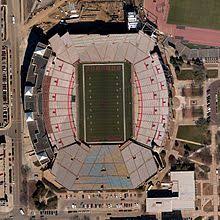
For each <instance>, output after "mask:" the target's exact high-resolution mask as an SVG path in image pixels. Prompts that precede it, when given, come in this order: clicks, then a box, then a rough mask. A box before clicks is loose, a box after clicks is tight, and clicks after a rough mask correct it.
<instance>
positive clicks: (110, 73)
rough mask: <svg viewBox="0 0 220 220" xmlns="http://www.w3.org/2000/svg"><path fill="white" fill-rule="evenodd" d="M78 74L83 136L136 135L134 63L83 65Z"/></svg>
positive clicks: (115, 137) (118, 139) (105, 139)
mask: <svg viewBox="0 0 220 220" xmlns="http://www.w3.org/2000/svg"><path fill="white" fill-rule="evenodd" d="M123 72H124V73H123ZM78 74H79V76H78V80H79V99H80V101H79V136H80V139H82V140H85V141H86V142H121V141H124V140H126V139H127V138H129V137H130V136H131V135H132V101H131V98H132V97H131V96H132V94H131V83H130V78H131V68H130V64H128V63H120V64H108V63H105V64H103V63H102V64H82V65H80V66H79V70H78Z"/></svg>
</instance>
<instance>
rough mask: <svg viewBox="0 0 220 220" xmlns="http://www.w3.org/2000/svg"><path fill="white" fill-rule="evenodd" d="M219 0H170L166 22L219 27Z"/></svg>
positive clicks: (211, 27)
mask: <svg viewBox="0 0 220 220" xmlns="http://www.w3.org/2000/svg"><path fill="white" fill-rule="evenodd" d="M219 11H220V1H219V0H208V1H207V0H183V1H180V0H170V12H169V16H168V23H170V24H177V25H186V26H192V27H200V28H209V29H220V13H219Z"/></svg>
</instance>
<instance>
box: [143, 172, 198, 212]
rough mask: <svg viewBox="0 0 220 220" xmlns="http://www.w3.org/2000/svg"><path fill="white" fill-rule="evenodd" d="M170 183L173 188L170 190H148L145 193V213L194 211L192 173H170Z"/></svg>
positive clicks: (193, 179) (193, 180)
mask: <svg viewBox="0 0 220 220" xmlns="http://www.w3.org/2000/svg"><path fill="white" fill-rule="evenodd" d="M170 181H171V183H170V184H171V185H172V186H174V187H172V190H171V189H164V190H153V191H151V190H150V191H148V192H147V199H146V211H147V212H152V213H156V212H172V211H173V210H183V209H195V177H194V171H172V172H170ZM156 191H157V192H156ZM160 194H161V196H160ZM155 195H156V196H155Z"/></svg>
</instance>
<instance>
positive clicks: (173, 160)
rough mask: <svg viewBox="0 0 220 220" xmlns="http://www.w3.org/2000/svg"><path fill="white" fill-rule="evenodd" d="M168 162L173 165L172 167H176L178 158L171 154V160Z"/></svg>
mask: <svg viewBox="0 0 220 220" xmlns="http://www.w3.org/2000/svg"><path fill="white" fill-rule="evenodd" d="M168 160H169V163H170V164H171V165H174V164H175V163H176V161H177V160H176V158H175V156H174V155H173V154H171V155H170V156H169V158H168Z"/></svg>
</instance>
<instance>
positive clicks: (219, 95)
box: [217, 91, 220, 113]
mask: <svg viewBox="0 0 220 220" xmlns="http://www.w3.org/2000/svg"><path fill="white" fill-rule="evenodd" d="M217 100H218V103H217V110H218V111H217V112H218V113H220V91H218V93H217Z"/></svg>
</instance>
